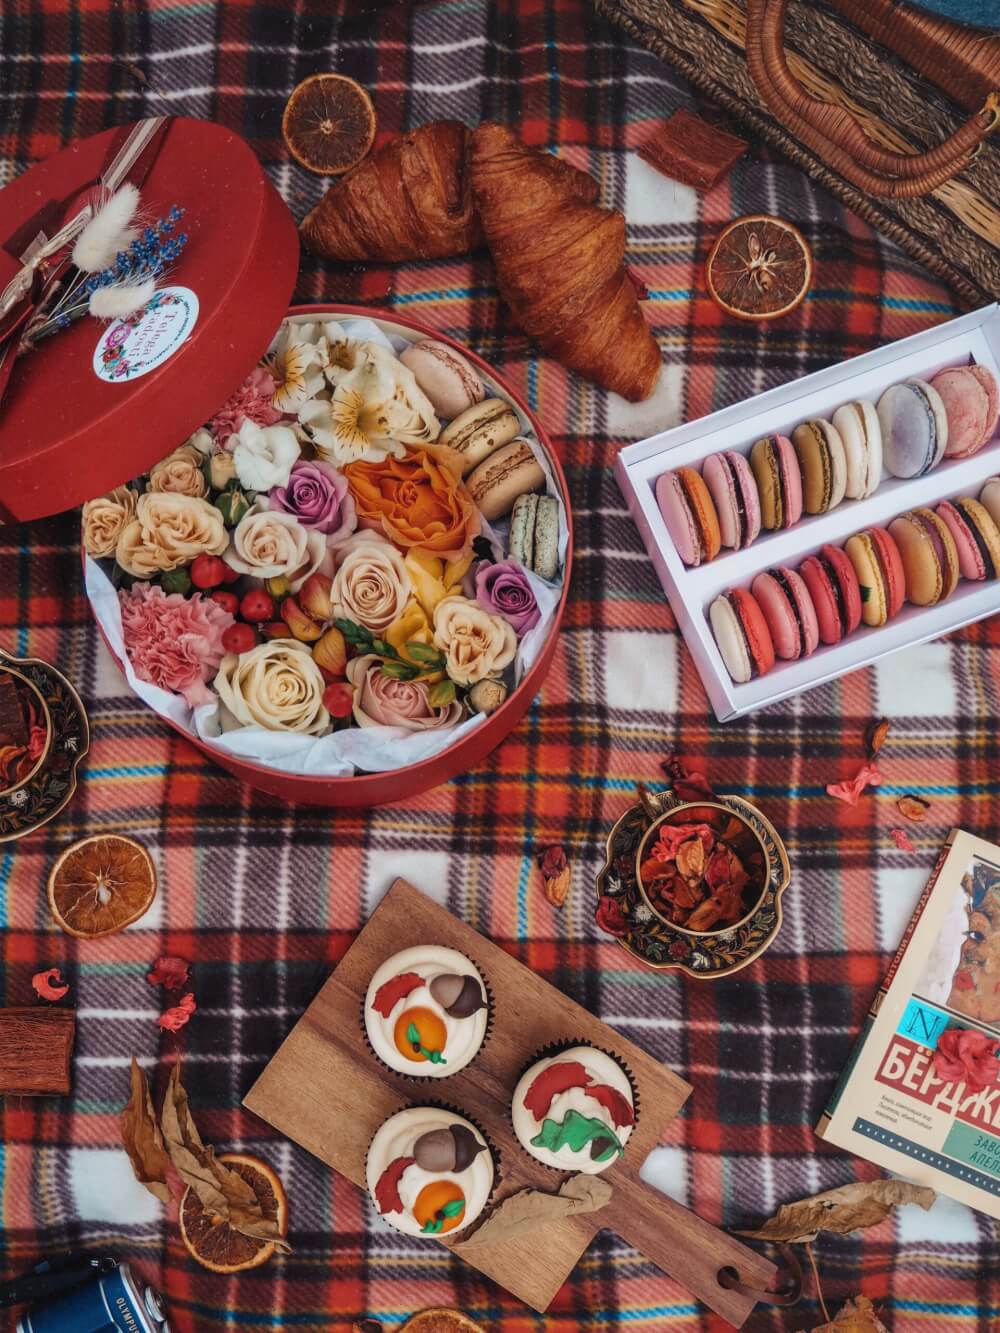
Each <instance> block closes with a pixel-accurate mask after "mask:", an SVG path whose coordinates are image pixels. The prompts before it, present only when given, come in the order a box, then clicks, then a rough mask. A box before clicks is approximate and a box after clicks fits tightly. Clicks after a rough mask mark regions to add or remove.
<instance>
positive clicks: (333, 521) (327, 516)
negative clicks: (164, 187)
mask: <svg viewBox="0 0 1000 1333" xmlns="http://www.w3.org/2000/svg"><path fill="white" fill-rule="evenodd" d="M268 507H269V508H270V509H280V510H283V511H284V513H286V514H294V515H295V517H296V518H297V519H298V520H299V522H300V523H301V524H302V526H303V527H304V528H314V529H315V530H316V531H317V532H321V533H323V535H324V536H325V537H326V540H327V543H328V545H330V546H335V545H338V544H339V543H340V542H342V541H345V540H346V539H347V538H348V537H349V536H350V535H351V533H352V532H354V530H355V528H356V527H357V526H358V518H357V514H356V513H355V510H354V498H353V496H351V495H350V494H348V489H347V478H346V477H345V476H343V475H342V474H341V473H340V472H338V471H337V469H336V468H334V467H331V466H330V464H329V463H323V462H320V460H319V459H314V460H313V461H311V462H307V461H305V460H304V459H300V460H299V461H298V462H297V463H293V464H292V471H291V474H290V475H289V478H288V485H287V486H275V487H274V489H273V490H272V491H271V493H270V495H269V497H268Z"/></svg>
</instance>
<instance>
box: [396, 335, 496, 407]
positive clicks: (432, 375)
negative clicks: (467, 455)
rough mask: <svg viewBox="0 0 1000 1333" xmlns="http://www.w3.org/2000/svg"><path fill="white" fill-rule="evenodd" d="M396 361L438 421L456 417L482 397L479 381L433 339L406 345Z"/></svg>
mask: <svg viewBox="0 0 1000 1333" xmlns="http://www.w3.org/2000/svg"><path fill="white" fill-rule="evenodd" d="M399 359H400V361H402V363H403V365H404V366H406V367H407V369H409V370H411V371H412V372H413V378H414V379H415V380H416V381H417V383H418V384H419V385H420V387H421V389H423V391H424V393H425V394H426V395H427V397H428V398H429V399H430V400H431V405H432V407H433V408H434V411H435V412H436V413H437V414H438V416H439V417H445V418H446V419H450V418H451V417H457V416H458V415H459V413H460V412H464V411H465V409H466V408H467V407H471V406H472V404H473V403H479V402H482V400H483V399H484V398H485V397H486V390H485V388H484V387H483V382H482V380H481V379H480V378H479V376H478V374H477V373H476V372H475V370H473V368H472V366H471V365H470V364H469V363H468V361H466V359H465V357H464V356H463V355H462V353H461V352H458V351H456V350H455V348H454V347H449V346H448V344H447V343H443V342H438V340H437V339H436V338H421V339H420V341H419V342H415V343H410V345H409V347H407V348H405V349H404V350H403V351H402V352H400V354H399Z"/></svg>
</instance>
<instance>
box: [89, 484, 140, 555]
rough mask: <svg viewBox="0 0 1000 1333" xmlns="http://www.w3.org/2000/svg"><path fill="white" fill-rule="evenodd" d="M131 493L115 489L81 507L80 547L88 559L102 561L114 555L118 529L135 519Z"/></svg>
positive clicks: (134, 499) (118, 488)
mask: <svg viewBox="0 0 1000 1333" xmlns="http://www.w3.org/2000/svg"><path fill="white" fill-rule="evenodd" d="M137 498H138V497H137V495H136V493H135V491H130V490H129V488H128V487H127V486H116V487H115V489H114V490H113V491H110V492H109V493H108V494H107V495H102V496H101V497H100V498H99V499H97V500H88V501H87V503H86V504H85V505H84V506H83V515H82V522H83V545H84V548H85V549H86V552H87V554H88V555H89V556H93V558H94V559H95V560H102V559H103V558H104V557H105V556H108V555H114V553H115V547H116V546H117V545H118V538H119V537H120V536H121V534H122V530H123V529H124V528H125V527H126V526H127V525H128V524H129V523H131V521H132V519H133V518H135V502H136V500H137Z"/></svg>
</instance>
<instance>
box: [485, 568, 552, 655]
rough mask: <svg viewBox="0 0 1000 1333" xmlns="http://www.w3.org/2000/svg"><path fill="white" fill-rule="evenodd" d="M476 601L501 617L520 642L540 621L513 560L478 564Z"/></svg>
mask: <svg viewBox="0 0 1000 1333" xmlns="http://www.w3.org/2000/svg"><path fill="white" fill-rule="evenodd" d="M476 600H477V601H478V602H479V605H480V606H482V607H485V609H486V610H487V611H491V612H493V614H494V615H498V616H503V618H504V620H506V621H507V623H508V625H510V627H511V628H512V629H513V631H514V633H515V634H516V635H517V636H518V638H520V637H521V636H522V635H523V634H527V632H528V630H529V629H533V628H534V626H535V625H537V624H538V622H539V620H540V619H541V612H540V611H539V609H538V603H537V602H536V601H535V594H534V593H533V592H532V591H531V584H530V582H529V581H528V576H527V574H525V572H524V570H523V569H522V568H521V566H520V565H518V564H516V563H515V562H514V561H513V560H501V561H500V562H499V563H498V564H495V565H488V564H485V563H484V564H481V565H480V566H479V568H478V569H477V570H476Z"/></svg>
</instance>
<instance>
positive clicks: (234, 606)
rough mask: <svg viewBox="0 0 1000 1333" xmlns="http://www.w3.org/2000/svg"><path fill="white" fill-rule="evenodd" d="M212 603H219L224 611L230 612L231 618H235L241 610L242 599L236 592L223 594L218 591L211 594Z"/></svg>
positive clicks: (220, 590)
mask: <svg viewBox="0 0 1000 1333" xmlns="http://www.w3.org/2000/svg"><path fill="white" fill-rule="evenodd" d="M211 597H212V601H213V602H218V603H219V605H220V606H221V607H222V609H223V611H228V612H229V614H230V615H231V616H235V615H236V613H237V611H239V609H240V599H239V598H238V597H237V596H236V594H235V593H234V592H223V591H222V589H221V588H220V589H217V590H216V591H215V592H213V593H212V594H211Z"/></svg>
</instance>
